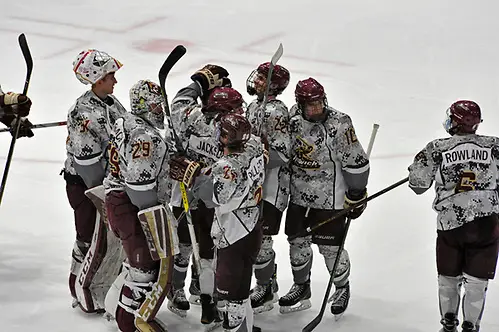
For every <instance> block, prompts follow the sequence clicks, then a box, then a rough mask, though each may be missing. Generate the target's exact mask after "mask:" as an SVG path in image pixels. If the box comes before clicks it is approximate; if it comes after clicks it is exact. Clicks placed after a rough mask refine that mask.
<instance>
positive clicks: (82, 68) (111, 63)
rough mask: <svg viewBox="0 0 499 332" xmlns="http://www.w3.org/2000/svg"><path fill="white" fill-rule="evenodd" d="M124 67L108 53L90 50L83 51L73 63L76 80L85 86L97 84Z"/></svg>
mask: <svg viewBox="0 0 499 332" xmlns="http://www.w3.org/2000/svg"><path fill="white" fill-rule="evenodd" d="M122 66H123V65H122V64H121V62H119V61H118V60H116V59H115V58H113V57H112V56H110V55H109V54H107V53H106V52H102V51H98V50H94V49H90V50H86V51H81V52H80V54H78V56H77V57H76V59H75V60H74V61H73V71H74V73H75V75H76V78H77V79H78V80H79V81H80V82H81V83H83V84H95V83H96V82H97V81H98V80H101V79H103V78H104V77H105V76H106V75H107V74H110V73H114V72H116V71H118V70H119V69H120V68H121V67H122Z"/></svg>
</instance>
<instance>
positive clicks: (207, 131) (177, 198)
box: [171, 88, 223, 208]
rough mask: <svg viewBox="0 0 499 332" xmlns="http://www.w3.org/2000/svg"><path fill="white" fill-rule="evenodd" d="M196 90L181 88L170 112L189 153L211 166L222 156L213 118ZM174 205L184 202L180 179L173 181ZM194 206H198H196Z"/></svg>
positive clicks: (187, 154)
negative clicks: (199, 99)
mask: <svg viewBox="0 0 499 332" xmlns="http://www.w3.org/2000/svg"><path fill="white" fill-rule="evenodd" d="M197 97H198V95H197V91H195V90H192V89H187V88H186V89H182V90H180V91H179V93H178V94H177V95H176V96H175V99H174V100H173V101H172V107H171V113H172V118H173V125H174V126H175V128H178V129H179V130H178V131H177V135H178V137H179V139H180V141H181V142H182V147H183V149H184V151H185V153H186V157H187V158H188V159H190V160H192V161H196V162H198V163H200V164H201V165H202V167H203V168H204V167H209V166H211V165H213V164H214V163H215V162H216V161H217V160H219V159H220V158H221V157H222V156H223V152H222V150H220V149H219V148H218V144H217V142H216V140H215V124H214V123H213V118H211V117H207V116H205V115H204V114H203V112H202V111H201V105H199V104H198V103H197V101H196V99H197ZM171 204H172V205H173V206H177V207H180V206H182V197H181V194H180V187H179V183H178V182H176V181H175V182H174V184H173V191H172V201H171ZM192 208H195V206H193V207H192Z"/></svg>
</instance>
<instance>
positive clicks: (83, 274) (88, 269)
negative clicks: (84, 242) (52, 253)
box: [75, 213, 107, 313]
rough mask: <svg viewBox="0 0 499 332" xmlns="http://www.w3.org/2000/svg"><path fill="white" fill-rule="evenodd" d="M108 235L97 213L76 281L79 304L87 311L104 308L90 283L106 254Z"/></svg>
mask: <svg viewBox="0 0 499 332" xmlns="http://www.w3.org/2000/svg"><path fill="white" fill-rule="evenodd" d="M106 235H107V232H106V226H105V224H104V223H103V222H102V221H101V218H100V214H98V213H97V216H96V220H95V230H94V235H93V237H92V242H91V244H90V248H89V249H88V252H87V254H86V255H85V258H84V260H83V262H82V264H81V267H80V271H79V273H78V275H77V278H76V282H75V293H76V298H77V300H78V305H79V306H80V308H81V309H82V310H83V311H84V312H86V313H93V312H99V311H101V310H102V308H103V306H100V305H99V304H98V303H97V302H96V299H95V298H94V296H93V294H92V292H91V290H90V284H91V283H92V279H93V278H94V276H95V274H96V272H97V270H98V269H99V267H100V266H101V263H102V260H103V258H104V256H105V254H106V247H107V238H106Z"/></svg>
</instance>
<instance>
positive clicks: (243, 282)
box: [170, 113, 265, 332]
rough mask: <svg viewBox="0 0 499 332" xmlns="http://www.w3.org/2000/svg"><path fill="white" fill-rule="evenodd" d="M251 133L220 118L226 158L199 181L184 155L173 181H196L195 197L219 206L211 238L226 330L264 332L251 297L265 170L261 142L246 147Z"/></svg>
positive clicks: (240, 119)
mask: <svg viewBox="0 0 499 332" xmlns="http://www.w3.org/2000/svg"><path fill="white" fill-rule="evenodd" d="M250 131H251V125H250V123H249V121H248V120H247V119H246V118H245V117H244V116H243V115H240V114H236V113H228V114H225V115H222V116H221V118H220V120H219V122H217V136H218V137H217V141H218V142H219V144H220V146H221V148H222V149H223V157H222V158H220V159H219V160H218V161H217V162H215V164H213V165H212V166H211V167H209V168H205V169H204V170H203V173H204V175H203V176H200V177H199V178H197V179H194V177H195V176H196V175H198V174H200V172H201V165H200V164H199V163H197V162H194V161H190V160H188V159H187V158H185V157H178V158H174V159H172V160H171V161H170V173H171V176H172V178H174V179H177V180H179V181H183V182H184V183H185V185H186V186H191V185H192V183H193V181H194V180H195V181H196V182H195V184H194V188H193V192H194V195H195V197H198V198H200V199H201V200H202V201H203V202H205V204H206V206H210V207H213V206H214V207H215V221H214V222H213V226H212V229H211V236H212V237H213V239H214V244H215V246H216V247H217V264H216V285H217V290H218V293H219V296H220V297H221V298H223V299H224V300H227V304H226V308H225V311H224V321H223V328H224V330H225V331H227V332H243V331H245V332H247V331H260V329H259V328H253V310H252V308H251V303H250V299H249V293H250V286H251V276H252V273H253V271H252V268H253V264H254V263H255V261H256V256H257V254H258V251H259V250H260V245H261V239H262V233H261V224H260V223H259V204H261V203H260V202H261V199H262V185H263V181H264V177H265V171H264V157H263V149H262V144H261V141H260V140H254V141H252V143H251V144H250V143H248V141H249V139H250V137H251V132H250Z"/></svg>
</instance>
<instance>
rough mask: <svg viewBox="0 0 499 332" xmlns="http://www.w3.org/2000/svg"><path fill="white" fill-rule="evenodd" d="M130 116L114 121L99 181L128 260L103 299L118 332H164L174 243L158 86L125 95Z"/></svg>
mask: <svg viewBox="0 0 499 332" xmlns="http://www.w3.org/2000/svg"><path fill="white" fill-rule="evenodd" d="M130 104H131V112H130V113H126V114H124V115H123V116H122V117H121V118H119V119H118V120H116V123H115V126H114V137H113V138H112V140H111V144H110V148H109V149H110V151H109V157H110V166H111V170H110V174H109V175H108V177H107V178H106V180H105V181H104V186H105V188H106V208H107V213H108V218H109V223H110V226H111V229H112V230H113V232H114V233H115V234H116V236H118V237H119V238H120V239H121V241H122V244H123V248H124V250H125V252H126V256H127V258H128V265H129V266H128V268H125V269H124V270H123V272H122V273H121V274H120V276H119V277H118V278H117V279H116V281H115V283H114V284H113V286H112V287H111V289H110V291H109V293H108V294H107V296H106V311H107V312H108V313H109V314H111V315H112V316H114V317H115V318H116V322H117V324H118V327H119V329H120V331H122V332H135V331H140V332H142V331H148V332H151V331H154V332H161V331H166V329H165V327H164V326H163V324H162V323H161V322H160V321H159V320H157V319H155V316H156V313H157V311H158V310H159V308H160V306H161V304H162V303H163V300H164V298H165V296H166V294H167V292H168V291H169V289H170V283H171V280H170V279H171V275H172V271H173V255H174V254H176V253H177V251H178V249H177V247H178V245H177V244H176V242H177V241H174V240H173V239H174V236H176V232H175V229H174V228H173V227H174V226H173V225H172V221H173V220H174V219H173V218H171V216H172V214H171V213H168V212H169V207H168V206H167V204H168V202H169V201H170V192H171V186H170V180H169V178H168V171H169V167H168V163H167V161H168V160H169V152H170V151H168V146H169V145H168V144H167V142H166V141H165V140H164V139H163V137H162V135H161V134H160V132H159V129H163V127H164V111H163V104H164V98H163V97H162V95H161V89H160V87H159V85H157V84H156V83H153V82H151V81H148V80H140V81H138V82H137V83H136V84H135V85H134V86H133V87H132V88H131V89H130Z"/></svg>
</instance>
